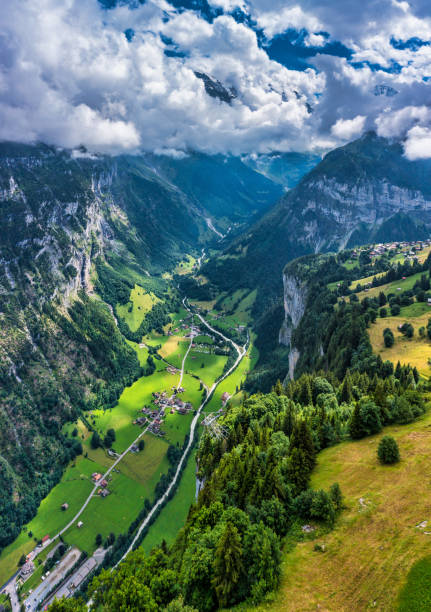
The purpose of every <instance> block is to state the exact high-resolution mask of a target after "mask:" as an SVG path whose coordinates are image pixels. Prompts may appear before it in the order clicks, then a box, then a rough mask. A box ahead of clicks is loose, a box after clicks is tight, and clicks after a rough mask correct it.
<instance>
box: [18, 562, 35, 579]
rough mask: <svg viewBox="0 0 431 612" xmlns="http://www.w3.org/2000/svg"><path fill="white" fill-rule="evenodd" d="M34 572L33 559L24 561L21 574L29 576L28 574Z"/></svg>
mask: <svg viewBox="0 0 431 612" xmlns="http://www.w3.org/2000/svg"><path fill="white" fill-rule="evenodd" d="M33 572H34V563H33V561H27V562H26V563H24V565H23V566H22V568H21V570H20V573H21V576H23V577H24V576H29V575H30V574H32V573H33Z"/></svg>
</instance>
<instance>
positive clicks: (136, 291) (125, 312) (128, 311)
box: [115, 284, 161, 331]
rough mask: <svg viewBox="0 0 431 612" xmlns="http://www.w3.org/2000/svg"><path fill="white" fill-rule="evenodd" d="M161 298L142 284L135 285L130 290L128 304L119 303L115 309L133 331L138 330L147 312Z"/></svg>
mask: <svg viewBox="0 0 431 612" xmlns="http://www.w3.org/2000/svg"><path fill="white" fill-rule="evenodd" d="M160 301H161V300H160V299H159V298H158V297H157V296H156V295H154V293H153V292H152V291H150V292H147V291H145V289H144V288H143V287H141V286H140V285H137V284H136V285H135V286H134V288H133V289H132V291H131V292H130V301H129V303H128V304H117V306H116V308H115V310H116V313H117V315H118V316H119V317H121V318H122V319H124V321H125V322H126V323H127V325H128V326H129V328H130V329H131V330H132V331H136V330H137V329H138V327H139V326H140V324H141V323H142V321H143V320H144V318H145V315H146V314H147V312H150V310H151V309H152V307H153V306H154V305H155V304H157V303H158V302H160Z"/></svg>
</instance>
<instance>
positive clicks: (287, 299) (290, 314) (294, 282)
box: [278, 271, 308, 379]
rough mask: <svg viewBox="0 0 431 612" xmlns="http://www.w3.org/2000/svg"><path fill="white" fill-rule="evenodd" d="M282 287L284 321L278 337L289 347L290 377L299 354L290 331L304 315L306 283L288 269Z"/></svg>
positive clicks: (306, 294)
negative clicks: (293, 344)
mask: <svg viewBox="0 0 431 612" xmlns="http://www.w3.org/2000/svg"><path fill="white" fill-rule="evenodd" d="M283 288H284V296H283V301H284V321H283V324H282V326H281V329H280V332H279V338H278V339H279V342H280V344H283V345H284V346H287V347H289V349H290V353H289V373H288V377H289V378H290V379H292V378H293V375H294V371H295V366H296V363H297V361H298V359H299V356H300V352H299V349H298V347H294V346H292V333H293V331H294V330H295V329H296V327H297V326H298V325H299V323H300V321H301V319H302V317H303V315H304V312H305V306H306V303H307V296H308V290H307V283H306V282H304V281H302V280H300V279H299V278H297V277H296V276H295V275H293V274H291V273H289V271H285V272H284V273H283Z"/></svg>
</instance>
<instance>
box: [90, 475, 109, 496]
mask: <svg viewBox="0 0 431 612" xmlns="http://www.w3.org/2000/svg"><path fill="white" fill-rule="evenodd" d="M91 479H92V481H93V482H94V484H97V485H99V487H100V488H99V489H98V490H97V495H100V497H107V496H108V495H109V493H110V491H109V489H108V481H107V480H105V478H103V476H102V474H99V472H93V474H92V475H91Z"/></svg>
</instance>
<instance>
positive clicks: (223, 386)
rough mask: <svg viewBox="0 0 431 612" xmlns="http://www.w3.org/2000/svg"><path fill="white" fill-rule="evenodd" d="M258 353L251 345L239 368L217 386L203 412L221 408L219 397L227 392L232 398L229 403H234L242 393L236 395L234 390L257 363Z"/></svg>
mask: <svg viewBox="0 0 431 612" xmlns="http://www.w3.org/2000/svg"><path fill="white" fill-rule="evenodd" d="M258 356H259V352H258V350H257V348H256V347H255V346H254V345H253V343H251V345H250V347H249V349H248V351H247V353H246V355H245V356H244V358H243V360H242V361H241V363H240V364H239V366H238V367H237V368H236V369H235V370H234V371H233V372H232V374H230V376H228V377H227V378H225V379H224V381H223V382H221V383H220V384H219V386H218V387H217V389H216V390H215V391H214V394H213V396H212V398H211V400H210V401H209V403H208V404H207V406H206V407H205V412H206V413H208V412H214V411H216V410H218V409H219V408H220V407H221V396H222V395H223V393H225V392H227V393H229V395H230V396H231V397H232V399H231V400H230V401H235V398H240V397H241V396H242V393H241V392H239V393H238V394H237V395H235V394H236V390H237V389H239V388H240V385H241V382H243V381H245V378H246V376H247V372H249V371H250V370H252V369H253V367H254V365H255V363H256V362H257V359H258Z"/></svg>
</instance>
